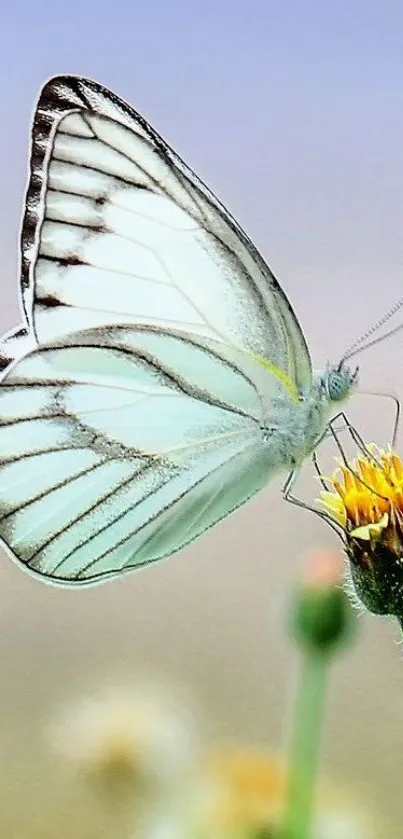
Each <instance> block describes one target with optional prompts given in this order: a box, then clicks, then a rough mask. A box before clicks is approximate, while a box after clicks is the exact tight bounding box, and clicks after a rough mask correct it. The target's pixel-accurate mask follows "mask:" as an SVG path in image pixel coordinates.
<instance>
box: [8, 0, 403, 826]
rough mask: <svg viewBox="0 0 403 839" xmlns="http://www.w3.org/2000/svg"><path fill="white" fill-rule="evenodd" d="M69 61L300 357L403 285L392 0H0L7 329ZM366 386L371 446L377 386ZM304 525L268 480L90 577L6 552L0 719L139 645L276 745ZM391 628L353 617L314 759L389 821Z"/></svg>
mask: <svg viewBox="0 0 403 839" xmlns="http://www.w3.org/2000/svg"><path fill="white" fill-rule="evenodd" d="M63 72H66V73H75V74H82V75H88V76H90V77H92V78H95V79H97V80H98V81H100V82H102V83H103V84H105V85H107V86H108V87H111V88H112V89H115V90H116V92H117V93H119V94H120V95H121V96H122V97H124V98H126V99H127V100H128V101H129V102H131V103H132V104H133V105H134V106H135V107H136V108H137V109H138V110H140V111H141V112H143V113H144V115H145V116H146V117H147V118H148V119H149V120H150V122H151V123H152V124H153V125H154V126H155V127H156V128H157V130H158V131H160V132H161V134H162V135H163V136H164V137H165V138H166V139H167V140H168V141H169V142H170V143H171V144H172V145H173V146H174V147H175V148H176V149H177V150H178V152H179V153H180V154H181V155H182V156H183V157H184V158H185V160H186V161H187V162H188V163H189V164H190V165H191V166H192V167H193V168H194V169H195V170H196V171H197V173H198V174H199V175H200V176H201V177H202V178H203V180H205V181H206V182H207V183H208V184H209V185H210V186H211V187H212V188H213V190H214V191H215V192H216V193H217V194H218V195H219V197H220V198H221V199H222V200H223V201H224V203H225V204H226V205H227V206H228V207H229V209H230V210H231V211H232V212H233V213H234V215H235V216H236V217H237V218H238V219H239V221H240V222H241V223H242V224H243V226H244V227H245V228H246V230H247V232H248V233H249V234H250V235H251V238H252V239H253V241H254V242H255V243H256V244H257V245H258V247H259V248H260V249H261V251H262V253H263V255H264V256H265V257H266V258H267V260H268V262H269V264H270V265H271V267H272V268H273V270H274V271H275V272H276V274H277V275H278V277H279V279H280V281H281V282H282V284H283V285H284V288H285V289H286V291H287V293H288V294H289V296H290V299H291V301H292V303H293V305H294V307H295V309H296V311H297V313H298V315H299V317H300V319H301V321H302V324H303V326H304V329H305V332H306V334H307V338H308V342H309V345H310V346H311V348H312V351H313V356H314V360H315V362H316V364H318V365H319V364H323V363H324V362H325V361H326V360H327V358H328V357H338V356H339V354H340V353H341V352H343V350H344V349H345V348H346V346H347V345H348V344H350V343H351V342H352V341H353V340H354V339H355V338H356V337H357V335H359V334H360V333H361V332H362V331H363V330H364V329H366V328H367V327H368V326H369V325H370V324H371V323H372V321H373V320H374V319H376V318H377V317H378V316H379V315H380V314H382V313H383V311H384V310H385V309H386V308H388V307H389V306H390V305H391V304H392V303H393V302H394V300H395V299H396V298H397V297H400V296H401V295H402V294H403V235H402V234H403V4H402V3H401V2H400V0H395V2H384V3H371V2H363V0H359V2H353V3H351V2H348V3H347V2H339V3H337V4H336V3H323V2H309V0H308V2H303V3H301V2H297V0H295V2H290V0H284V2H281V3H280V2H267V0H266V2H255V3H246V2H239V0H238V2H237V0H232V2H227V1H225V2H217V0H216V2H211V0H207V2H203V3H201V2H200V3H195V2H187V3H186V2H179V0H171V2H169V3H164V2H159V3H157V2H147V3H145V2H143V3H140V2H137V3H133V2H117V3H116V4H112V3H110V4H102V3H100V2H86V1H85V0H83V2H77V0H70V2H68V3H66V2H63V3H61V2H60V0H59V2H57V0H56V2H53V3H52V4H49V3H48V2H45V0H38V2H35V3H28V2H24V3H23V2H14V3H12V2H11V3H10V4H8V5H7V7H6V10H5V11H3V13H2V19H1V31H0V103H1V104H0V124H1V127H2V130H1V135H0V183H1V187H2V202H1V206H2V210H1V211H0V222H1V223H0V249H1V254H2V272H1V295H2V296H1V300H2V305H1V307H0V326H1V327H3V328H4V329H6V328H9V327H11V326H12V325H13V324H16V323H17V321H18V320H19V313H18V304H17V292H16V289H17V277H18V268H17V254H18V243H17V231H18V227H19V223H20V213H21V204H22V195H23V190H24V186H25V177H26V165H27V164H26V159H27V138H28V126H29V120H30V115H31V112H32V109H33V105H34V101H35V97H36V95H37V91H38V89H39V87H40V86H41V84H42V83H43V81H44V80H45V79H46V78H47V77H49V76H50V75H53V74H56V73H63ZM402 320H403V313H402ZM402 348H403V333H402V335H401V337H400V336H399V337H398V338H396V339H395V340H394V341H393V342H391V343H390V344H388V343H385V344H382V345H381V346H380V347H379V348H376V349H374V350H372V351H370V352H368V354H366V355H365V356H363V357H362V362H361V364H362V370H363V372H362V379H363V382H364V384H366V385H367V386H368V385H369V386H371V388H374V389H376V388H379V387H382V388H390V389H392V388H393V389H395V390H398V391H400V393H402V392H403V369H402V364H401V358H402ZM357 402H358V400H357ZM373 405H374V406H375V407H372V408H371V411H370V412H369V413H371V412H372V418H373V419H374V422H375V431H377V432H378V435H381V436H380V438H379V439H380V442H381V443H382V442H385V431H384V426H383V424H382V423H383V421H384V414H385V405H384V404H383V402H382V400H378V401H377V402H374V403H373ZM357 410H358V413H359V418H360V421H361V420H362V421H364V419H365V418H366V416H365V414H364V413H363V411H364V409H363V408H360V407H358V409H357ZM381 428H382V433H381ZM364 436H365V434H364ZM279 522H281V528H279V527H278V523H279ZM314 542H319V543H322V544H323V543H326V544H332V545H334V541H333V537H332V534H331V533H330V531H329V532H327V531H325V529H324V528H323V526H322V524H321V523H320V522H319V521H318V522H316V521H315V520H314V519H313V517H311V518H310V517H309V516H304V515H303V514H301V515H299V514H298V513H297V512H296V511H295V510H292V509H291V508H288V507H285V506H284V505H283V502H282V500H281V499H280V498H279V497H278V494H276V492H275V491H274V490H272V492H271V493H270V490H268V491H267V493H263V494H262V496H261V497H260V498H259V499H257V500H256V501H255V502H253V504H252V505H250V506H249V507H247V508H244V509H243V510H242V511H240V512H239V513H238V514H237V515H236V516H234V517H233V518H231V519H230V520H229V521H228V522H226V523H224V524H223V525H222V526H220V527H219V528H218V529H216V530H214V531H212V532H211V533H210V534H208V535H207V536H206V537H205V538H203V539H202V540H201V541H200V542H199V543H197V545H195V546H192V547H190V548H189V549H187V550H186V551H184V552H183V553H182V554H181V556H180V557H178V558H176V559H175V560H172V562H169V563H166V564H165V565H163V566H161V567H160V568H158V569H157V568H156V569H154V570H150V571H148V572H144V573H143V574H141V575H139V576H138V577H137V576H135V577H132V578H131V579H128V580H125V581H122V582H117V583H113V584H109V585H108V586H105V587H101V588H99V589H94V590H92V591H90V592H86V591H84V592H79V593H77V594H75V595H72V594H71V593H69V592H67V593H66V592H63V591H57V590H54V589H49V588H48V587H45V586H41V585H40V584H39V583H38V582H35V581H32V580H31V579H30V578H28V577H27V576H25V575H23V574H21V573H20V572H18V570H17V569H15V568H14V567H13V566H12V565H11V563H10V562H8V561H7V562H5V563H1V571H0V575H1V581H2V591H3V592H4V591H5V592H6V598H5V602H4V603H3V605H2V608H1V609H0V653H1V660H2V668H3V688H2V694H1V697H0V710H4V709H5V710H7V708H8V714H9V715H8V717H6V718H7V720H8V723H9V724H10V726H11V729H10V730H11V731H12V733H11V734H10V738H11V739H12V738H13V737H15V738H17V737H18V733H17V729H15V730H14V729H13V728H12V726H13V709H14V707H15V702H16V697H18V698H19V699H18V701H19V702H20V703H22V704H21V709H22V712H25V711H24V709H25V710H26V712H27V713H28V710H27V709H28V705H26V706H25V705H24V699H23V698H22V699H21V697H25V696H28V697H29V706H30V712H31V711H32V713H33V714H35V708H36V707H39V706H40V708H41V711H42V710H43V707H45V708H46V707H47V705H46V703H50V702H51V701H53V698H54V697H57V696H58V695H59V693H60V685H61V684H64V682H65V680H66V679H67V680H71V681H73V682H74V681H75V682H79V680H80V678H81V676H83V674H86V676H87V675H88V673H91V672H92V670H91V668H93V667H95V668H96V670H97V672H101V673H103V672H111V670H112V669H113V667H114V665H115V663H116V659H119V660H121V661H123V662H124V666H125V667H128V668H129V669H130V668H131V670H132V671H133V672H135V668H136V667H137V666H143V665H144V664H147V663H148V662H150V661H151V662H153V664H154V665H155V666H156V667H157V668H158V666H160V665H161V666H162V667H167V668H168V670H169V672H172V673H176V674H177V675H179V676H180V677H181V678H183V679H184V680H188V681H189V682H191V683H192V684H193V685H195V686H196V688H198V689H199V690H200V693H201V695H202V697H203V698H204V699H206V701H207V702H208V703H210V707H211V709H213V711H212V713H213V714H216V718H215V724H216V730H217V732H219V733H221V734H222V733H224V735H228V736H231V735H235V734H236V735H237V736H243V737H244V738H246V739H253V738H255V739H257V740H262V739H265V740H268V739H270V740H271V742H272V743H274V745H277V744H278V737H279V734H278V732H279V730H280V727H281V725H282V721H283V710H284V692H285V686H286V669H287V668H288V666H289V664H290V649H289V647H287V646H286V644H285V642H284V623H283V615H282V614H281V622H280V620H279V616H280V612H281V610H282V609H283V607H284V603H285V598H286V596H287V592H288V591H289V586H290V585H291V584H292V583H293V581H294V579H295V573H296V572H295V564H294V563H293V562H292V561H291V562H290V556H289V555H290V551H291V552H292V559H293V558H294V555H296V557H297V558H296V561H297V562H298V556H299V555H302V554H303V553H304V552H306V551H308V549H310V547H311V546H312V544H313V543H314ZM223 554H226V555H223ZM189 558H192V561H190V562H188V559H189ZM300 564H301V563H300ZM22 603H23V604H24V609H22V608H21V604H22ZM284 608H285V607H284ZM268 616H270V617H268ZM273 616H274V617H273ZM55 628H56V629H55ZM395 637H396V633H395V632H394V630H393V628H391V627H390V625H387V624H380V623H376V622H375V621H374V620H371V619H368V620H367V621H366V622H362V632H361V635H360V643H359V644H358V645H357V650H356V653H354V655H353V657H352V658H350V659H349V660H348V662H347V663H346V664H345V666H344V669H343V672H342V675H341V676H340V678H339V682H337V681H336V685H335V688H334V693H333V698H332V699H331V701H332V702H333V705H332V709H333V716H332V717H331V724H330V726H329V734H328V747H327V753H326V760H327V767H328V770H329V772H330V773H333V774H336V776H341V775H342V776H343V777H344V779H345V780H346V781H347V783H348V784H350V785H354V783H355V781H356V779H357V778H359V779H360V785H361V788H363V789H364V790H365V792H366V796H367V798H368V800H371V801H373V802H374V807H378V806H379V807H380V808H381V810H384V811H385V810H389V811H390V812H391V813H392V814H393V815H394V817H395V820H396V824H400V825H401V819H402V816H403V805H402V803H401V791H400V787H401V782H400V778H401V771H402V758H401V754H402V747H401V737H400V733H401V732H402V731H403V703H402V701H401V697H402V689H403V684H402V678H403V677H401V676H400V672H401V671H402V667H401V653H399V651H398V650H397V648H396V646H395V644H393V638H395ZM399 668H400V671H399ZM38 674H39V675H38ZM287 678H288V677H287ZM385 684H387V685H388V702H389V710H388V713H387V715H386V716H385ZM58 691H59V693H58ZM363 694H364V695H365V702H364V701H363ZM336 700H337V702H336ZM379 719H382V721H383V724H382V728H380V727H379V726H378V727H377V726H376V725H375V724H374V723H375V722H376V721H379ZM369 732H370V734H369ZM397 733H398V735H397ZM10 742H11V740H10ZM379 755H380V756H381V757H382V755H384V756H385V755H387V758H388V759H387V760H385V761H382V760H380V761H378V759H377V756H379ZM389 758H392V760H390V759H389ZM389 765H390V766H389ZM1 783H3V780H1ZM0 827H1V823H0ZM388 835H389V836H390V837H391V839H393V836H392V834H391V833H388ZM396 835H397V836H400V828H398V832H397V833H396Z"/></svg>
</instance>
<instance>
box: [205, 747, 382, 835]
mask: <svg viewBox="0 0 403 839" xmlns="http://www.w3.org/2000/svg"><path fill="white" fill-rule="evenodd" d="M208 790H209V794H207V791H208ZM285 791H286V766H285V763H284V761H283V760H282V759H280V758H278V757H276V756H274V755H270V754H267V753H265V752H262V751H260V750H258V749H253V748H237V747H232V748H227V749H225V748H223V749H216V750H214V752H212V753H211V754H210V756H209V758H208V759H207V761H206V766H205V794H204V798H203V807H202V808H201V813H200V824H199V831H198V832H197V834H196V835H197V836H198V837H200V839H251V837H258V836H262V837H270V836H271V835H272V834H271V831H275V830H276V829H278V826H279V824H280V820H281V814H282V810H283V807H284V799H285ZM274 835H275V834H274V832H273V836H274ZM378 835H379V834H378V833H377V832H376V828H375V825H374V821H373V819H369V818H368V819H367V818H365V816H364V814H363V813H362V812H360V811H359V810H357V809H356V808H355V807H353V806H352V805H351V804H350V803H349V802H348V801H347V800H346V799H345V798H344V796H340V795H338V794H337V793H336V792H334V791H332V790H326V789H323V791H322V792H321V793H320V794H319V799H318V808H317V815H316V823H315V830H314V834H313V836H312V839H375V837H378Z"/></svg>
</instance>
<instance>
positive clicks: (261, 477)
mask: <svg viewBox="0 0 403 839" xmlns="http://www.w3.org/2000/svg"><path fill="white" fill-rule="evenodd" d="M21 250H22V279H21V291H22V302H23V307H24V313H25V320H26V323H25V325H24V326H23V327H20V328H19V329H18V330H17V331H16V332H15V333H12V334H9V335H8V336H6V337H5V339H4V342H3V345H2V349H1V359H2V365H3V367H4V368H5V369H4V374H3V378H2V382H1V386H0V418H1V419H0V423H1V424H0V537H1V539H2V540H3V543H4V545H5V546H6V548H7V549H8V550H9V552H10V553H11V555H12V557H13V558H15V559H17V560H18V561H19V562H21V563H22V564H23V565H24V566H25V567H26V568H27V569H29V570H31V571H32V572H34V573H36V574H39V575H41V576H42V577H44V578H47V579H48V580H50V581H54V582H58V583H75V584H79V585H83V584H85V583H88V582H94V581H99V580H103V579H105V578H109V577H111V576H114V575H117V574H121V573H123V572H125V571H129V570H133V569H135V568H138V567H140V566H143V565H146V564H147V563H150V562H154V561H155V560H159V559H162V558H163V557H165V556H168V555H169V554H171V553H173V552H174V551H177V550H178V549H179V548H181V547H182V546H183V545H185V544H187V543H188V542H190V541H191V540H192V539H194V538H195V537H196V536H198V535H199V534H201V533H202V532H203V531H204V530H206V529H207V528H209V527H210V526H211V525H213V524H215V523H216V522H217V521H219V520H220V519H221V518H223V517H224V516H226V515H227V514H228V513H230V512H231V511H232V510H234V509H235V508H236V507H238V506H239V505H240V504H243V503H244V502H245V501H246V500H247V499H248V498H250V497H251V496H252V495H253V494H254V493H255V492H257V491H258V490H260V489H262V487H264V486H265V485H266V484H267V483H268V482H269V481H270V479H271V478H272V476H273V475H274V474H275V473H277V472H279V471H281V470H293V469H295V468H297V467H298V466H299V464H301V462H302V461H303V460H304V458H306V457H307V456H308V455H309V454H310V453H311V452H312V451H313V449H314V447H315V445H316V444H317V442H318V441H319V439H320V438H321V437H322V436H323V434H324V432H325V429H326V426H327V423H328V420H329V418H330V416H331V414H332V411H333V413H334V410H335V408H334V409H333V403H338V402H340V401H341V400H343V399H344V398H346V397H347V396H348V395H349V393H350V391H351V389H352V386H353V384H354V382H355V374H352V373H351V371H350V370H349V369H348V368H346V367H345V366H344V364H343V363H340V364H339V365H337V366H334V367H329V368H327V369H326V370H325V371H324V372H323V373H320V374H317V375H315V376H313V375H312V370H311V361H310V357H309V353H308V349H307V346H306V343H305V339H304V336H303V334H302V331H301V328H300V326H299V324H298V321H297V319H296V317H295V315H294V313H293V311H292V309H291V306H290V304H289V302H288V300H287V298H286V296H285V294H284V292H283V291H282V289H281V288H280V286H279V284H278V282H277V280H276V279H275V278H274V276H273V274H272V273H271V271H270V269H269V268H268V267H267V265H266V264H265V262H264V261H263V259H262V257H261V256H260V254H259V253H258V252H257V250H256V249H255V248H254V246H253V245H252V244H251V242H250V241H249V239H248V238H247V236H246V235H245V233H243V231H242V230H241V229H240V227H239V226H238V225H237V223H236V222H235V221H234V219H233V218H232V217H231V216H230V215H229V213H228V212H227V211H226V210H225V208H224V207H223V206H222V204H220V202H219V201H218V200H217V199H216V198H215V197H214V196H213V195H212V194H211V192H210V191H209V190H208V189H207V187H206V186H204V184H203V183H202V182H201V181H199V179H198V178H197V177H196V175H194V173H193V172H192V171H191V170H190V169H188V168H187V166H185V164H184V163H183V162H182V161H181V160H180V158H179V157H178V156H177V155H176V154H175V152H173V151H172V150H171V149H170V148H169V147H168V146H167V145H166V143H165V142H164V141H163V140H162V139H161V137H159V135H158V134H156V132H155V131H154V130H153V129H152V128H151V127H150V126H149V125H148V124H147V122H146V121H145V120H144V119H143V118H142V117H141V116H140V115H139V114H137V113H136V112H135V111H134V110H133V109H132V108H130V107H129V106H128V105H126V104H125V103H124V102H123V101H121V100H120V99H118V98H117V97H116V96H115V95H114V94H113V93H111V92H109V91H108V90H106V89H105V88H103V87H101V86H100V85H98V84H96V83H95V82H92V81H88V80H85V79H82V78H76V77H74V76H71V77H70V76H64V77H56V78H54V79H51V80H50V81H49V82H48V83H47V84H46V85H45V86H44V88H43V90H42V92H41V95H40V99H39V102H38V106H37V110H36V113H35V118H34V123H33V129H32V149H31V172H30V180H29V185H28V190H27V196H26V210H25V217H24V221H23V227H22V236H21Z"/></svg>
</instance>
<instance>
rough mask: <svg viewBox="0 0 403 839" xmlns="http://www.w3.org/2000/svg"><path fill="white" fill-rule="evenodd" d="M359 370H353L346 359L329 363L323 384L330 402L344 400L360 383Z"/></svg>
mask: <svg viewBox="0 0 403 839" xmlns="http://www.w3.org/2000/svg"><path fill="white" fill-rule="evenodd" d="M358 370H359V368H358V367H356V368H355V370H352V369H351V367H348V366H347V364H345V362H344V361H341V362H340V363H339V364H337V365H336V364H329V365H328V366H327V368H326V370H325V371H324V374H323V379H322V384H323V388H324V390H325V393H326V396H327V398H328V400H329V402H343V401H344V400H345V399H347V398H348V397H349V396H350V394H351V391H352V389H353V388H354V387H355V386H356V385H357V384H358Z"/></svg>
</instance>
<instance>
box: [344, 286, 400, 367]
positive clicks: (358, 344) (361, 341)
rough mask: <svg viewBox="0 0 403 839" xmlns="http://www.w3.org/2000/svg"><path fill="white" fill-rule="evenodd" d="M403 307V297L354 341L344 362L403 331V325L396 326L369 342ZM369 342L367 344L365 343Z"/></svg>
mask: <svg viewBox="0 0 403 839" xmlns="http://www.w3.org/2000/svg"><path fill="white" fill-rule="evenodd" d="M402 306H403V297H400V298H399V300H397V301H396V303H395V304H394V305H393V306H392V307H391V308H390V309H389V310H388V311H387V312H385V314H384V315H383V316H382V317H381V318H379V320H377V321H376V323H374V324H373V326H371V328H370V329H367V331H366V332H364V334H363V335H361V337H360V338H358V340H357V341H354V344H351V347H349V348H348V350H347V352H345V353H344V355H343V359H342V360H343V361H347V360H348V359H349V358H352V357H353V356H354V355H357V353H359V352H362V351H363V350H366V349H368V347H373V346H374V344H379V343H380V342H381V341H384V340H385V339H386V338H390V336H391V335H394V334H395V333H396V332H399V331H400V330H401V329H403V324H400V325H399V326H395V327H394V329H390V330H389V332H386V333H384V335H379V336H377V337H376V338H373V340H372V341H368V338H371V336H372V335H374V334H375V333H376V332H378V330H379V329H381V327H382V326H384V325H385V323H387V322H388V320H390V318H392V317H393V315H395V314H396V312H398V311H399V309H401V308H402ZM365 342H367V343H365Z"/></svg>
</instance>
